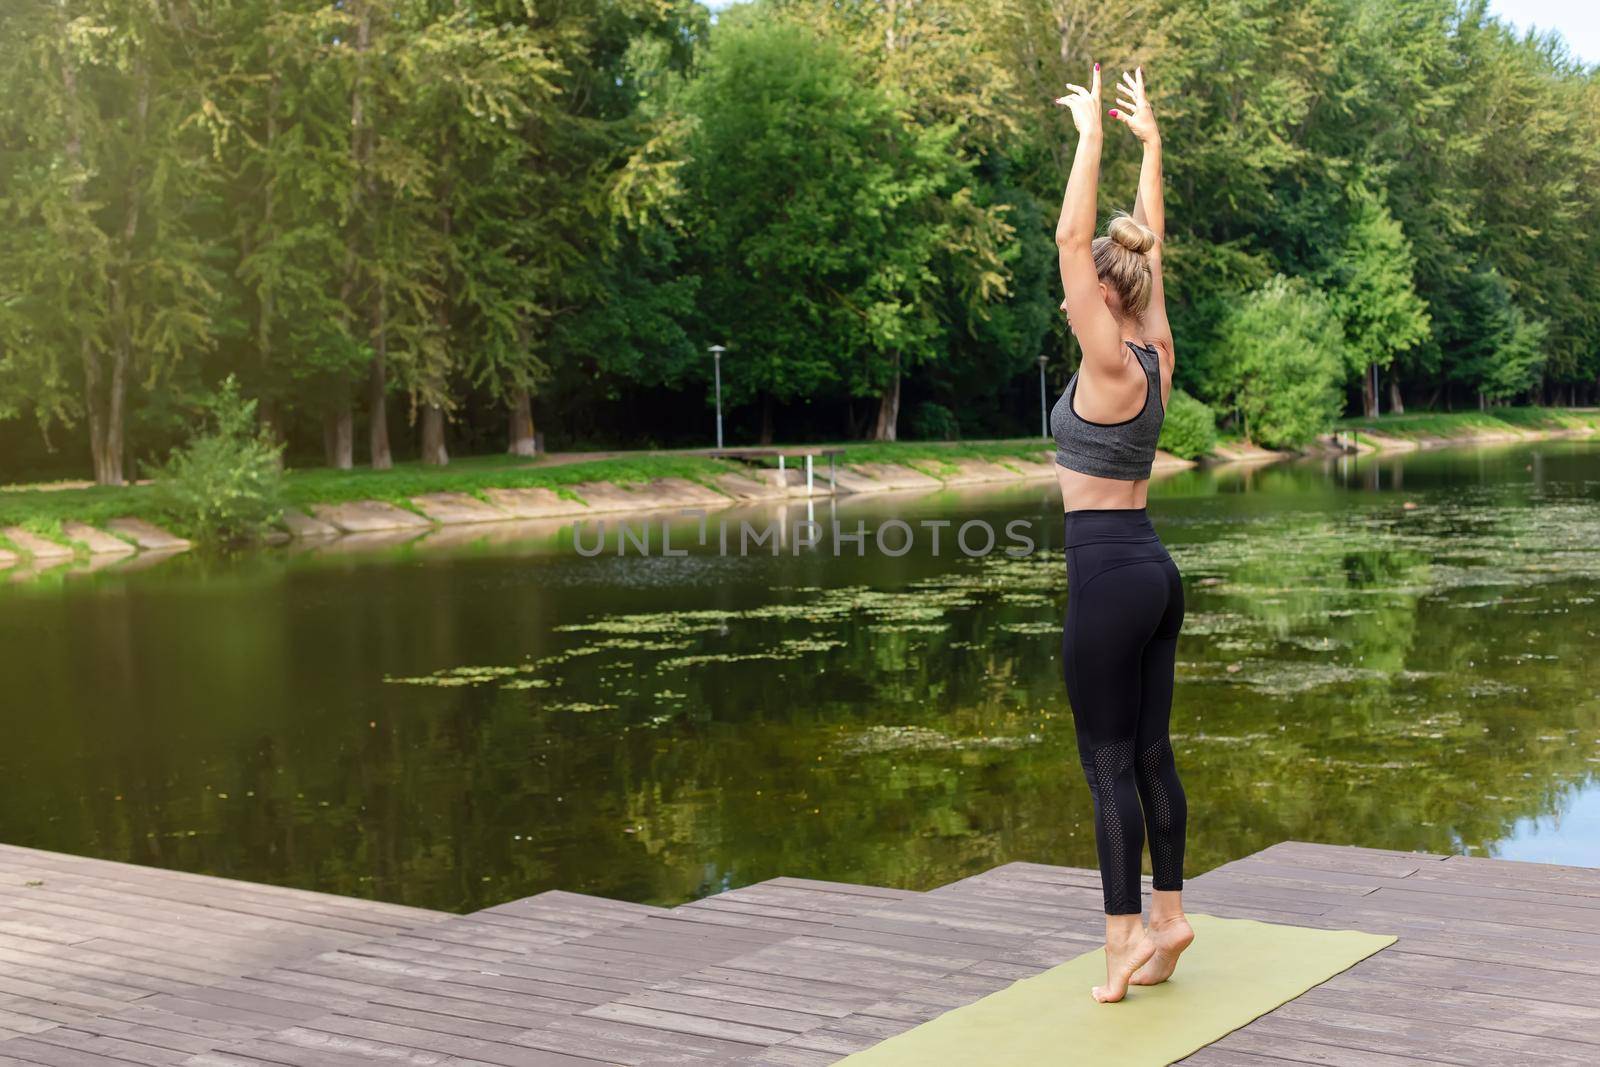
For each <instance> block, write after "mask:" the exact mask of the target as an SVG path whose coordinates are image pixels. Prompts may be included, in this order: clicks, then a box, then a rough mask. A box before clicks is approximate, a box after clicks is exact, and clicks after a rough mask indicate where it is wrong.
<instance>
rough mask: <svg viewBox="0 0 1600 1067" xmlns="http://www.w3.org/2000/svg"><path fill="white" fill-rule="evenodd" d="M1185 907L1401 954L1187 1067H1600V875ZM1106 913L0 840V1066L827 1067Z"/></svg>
mask: <svg viewBox="0 0 1600 1067" xmlns="http://www.w3.org/2000/svg"><path fill="white" fill-rule="evenodd" d="M1187 902H1188V904H1189V907H1190V909H1191V910H1192V911H1197V912H1207V913H1210V914H1213V915H1223V916H1238V917H1253V918H1262V919H1267V920H1271V921H1278V922H1287V923H1295V924H1299V925H1303V926H1320V927H1330V928H1354V929H1364V930H1371V931H1374V932H1380V933H1393V934H1398V935H1399V937H1400V940H1399V942H1398V943H1397V944H1395V945H1394V946H1392V947H1390V948H1388V949H1385V950H1383V951H1382V952H1379V953H1378V954H1377V955H1375V956H1373V957H1371V958H1369V959H1367V960H1365V961H1363V962H1361V963H1359V964H1357V965H1356V966H1355V967H1354V968H1352V969H1351V970H1349V971H1347V972H1345V973H1344V974H1342V975H1340V976H1338V977H1336V978H1334V979H1333V980H1331V981H1329V982H1327V983H1325V984H1324V985H1321V986H1319V987H1317V988H1315V989H1313V990H1311V991H1309V992H1307V993H1306V994H1305V995H1303V996H1301V997H1299V998H1298V999H1296V1000H1294V1001H1292V1002H1291V1003H1289V1004H1286V1005H1284V1006H1283V1007H1281V1008H1279V1009H1278V1010H1276V1011H1274V1012H1272V1013H1270V1014H1268V1015H1266V1016H1263V1017H1262V1018H1260V1019H1258V1020H1256V1021H1255V1022H1253V1023H1251V1024H1250V1025H1249V1026H1247V1027H1245V1028H1243V1029H1241V1030H1238V1031H1236V1032H1234V1033H1233V1034H1231V1035H1229V1036H1227V1037H1225V1038H1223V1039H1222V1040H1221V1041H1218V1042H1217V1043H1215V1044H1213V1045H1211V1046H1209V1047H1208V1048H1206V1049H1204V1050H1202V1051H1200V1052H1198V1053H1196V1054H1195V1055H1193V1056H1191V1057H1190V1058H1189V1059H1188V1060H1186V1061H1184V1062H1185V1063H1187V1064H1197V1065H1216V1064H1238V1065H1241V1067H1273V1065H1280V1067H1281V1065H1283V1064H1287V1063H1317V1064H1361V1065H1379V1067H1383V1065H1388V1067H1404V1065H1409V1064H1416V1063H1451V1064H1496V1065H1498V1064H1513V1063H1514V1064H1521V1063H1539V1064H1545V1063H1572V1064H1595V1063H1600V870H1592V869H1587V868H1572V867H1553V866H1545V865H1540V864H1525V863H1510V862H1503V861H1498V860H1481V859H1470V858H1465V857H1456V856H1452V857H1443V856H1432V855H1421V854H1413V853H1402V852H1387V851H1379V850H1372V849H1357V848H1345V847H1336V846H1327V845H1309V844H1300V843H1294V842H1290V843H1285V844H1282V845H1277V846H1274V847H1272V848H1269V849H1265V850H1263V851H1261V852H1258V853H1256V854H1255V855H1253V856H1249V857H1247V858H1245V859H1242V860H1238V861H1236V862H1234V863H1230V864H1227V865H1225V866H1223V867H1220V868H1218V869H1216V870H1214V871H1211V872H1208V873H1206V874H1204V875H1201V876H1199V877H1197V878H1194V879H1192V880H1191V881H1190V883H1189V886H1188V893H1187ZM1099 905H1100V889H1099V879H1098V875H1097V874H1096V873H1095V872H1093V871H1086V870H1078V869H1073V868H1067V867H1050V866H1046V865H1043V864H1037V863H1009V864H1006V865H1004V866H1002V867H997V868H995V869H994V870H991V871H987V872H984V873H983V874H979V875H975V876H973V877H970V878H965V879H962V880H961V881H958V882H953V883H951V884H950V885H946V886H942V887H940V888H937V889H934V890H930V891H928V892H925V893H916V892H909V891H905V890H897V889H884V888H877V887H872V886H857V885H847V884H840V883H831V882H817V881H811V880H808V879H803V878H776V879H773V880H771V881H767V882H762V883H760V884H758V885H753V886H748V887H745V888H743V889H737V890H733V891H731V892H728V893H722V894H719V895H717V896H714V897H709V898H707V899H705V900H699V901H695V902H693V903H690V904H685V905H682V906H680V907H676V908H670V909H667V908H657V907H650V906H646V905H638V904H627V903H622V902H618V901H609V900H601V899H598V898H594V897H585V896H581V895H578V894H573V893H563V892H550V893H541V894H539V895H538V896H534V897H529V898H527V899H525V900H519V901H513V902H511V903H508V904H503V905H500V906H498V907H494V908H489V909H486V910H484V911H480V912H475V913H473V914H471V915H464V916H452V915H444V914H441V913H438V912H429V911H421V910H417V909H412V908H401V907H395V906H392V905H386V904H377V903H372V902H369V901H360V900H351V899H346V898H342V897H333V896H326V895H323V894H317V893H307V892H302V891H297V890H286V889H277V888H272V887H266V886H258V885H252V884H247V883H241V882H230V881H226V880H223V879H215V878H206V877H202V876H198V875H190V874H180V873H174V872H170V871H160V870H153V869H148V868H140V867H130V866H127V865H123V864H116V863H107V862H104V861H100V860H88V859H81V858H77V857H69V856H62V855H58V854H54V853H48V852H39V851H35V850H30V849H22V848H13V847H9V846H0V1065H14V1064H30V1065H39V1064H44V1065H55V1067H90V1065H92V1067H126V1065H128V1064H189V1065H194V1067H202V1065H205V1067H261V1065H289V1067H322V1065H327V1067H347V1065H349V1067H353V1065H357V1064H364V1065H370V1064H373V1063H385V1064H390V1065H424V1064H442V1065H449V1067H469V1065H484V1064H493V1065H497V1067H522V1065H552V1067H560V1065H567V1067H595V1065H596V1064H609V1063H620V1064H733V1063H749V1064H768V1065H784V1064H787V1065H795V1067H809V1065H812V1064H825V1063H831V1062H833V1061H835V1060H837V1059H838V1058H840V1057H841V1056H844V1055H846V1054H848V1053H850V1052H853V1051H856V1050H858V1049H861V1048H865V1047H868V1046H870V1045H872V1044H873V1043H875V1042H877V1041H879V1040H882V1039H883V1038H885V1037H888V1036H890V1035H893V1034H895V1033H898V1032H900V1031H902V1030H905V1029H908V1028H910V1027H912V1026H915V1025H916V1024H917V1023H919V1022H922V1021H923V1020H925V1019H929V1018H932V1017H934V1016H936V1015H938V1014H940V1013H942V1012H944V1011H947V1010H949V1009H951V1008H953V1007H957V1006H959V1005H962V1004H967V1003H970V1002H972V1001H974V1000H976V999H978V998H979V997H982V996H984V995H985V994H987V993H989V992H992V991H994V990H996V989H1000V988H1003V987H1004V986H1006V985H1008V984H1009V983H1011V982H1013V981H1015V980H1016V979H1018V978H1022V977H1026V976H1029V975H1032V974H1036V973H1038V972H1039V971H1041V970H1044V969H1046V968H1048V967H1051V966H1054V965H1055V964H1057V963H1060V962H1062V961H1064V960H1067V959H1070V958H1071V957H1073V956H1076V955H1078V954H1079V953H1082V952H1085V951H1088V950H1090V949H1093V948H1094V947H1096V945H1097V944H1098V938H1099V936H1100V934H1101V932H1102V929H1103V925H1102V919H1101V915H1100V906H1099ZM1068 1062H1070V1057H1067V1058H1064V1059H1063V1063H1068Z"/></svg>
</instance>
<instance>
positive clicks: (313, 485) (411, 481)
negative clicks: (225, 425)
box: [284, 455, 741, 508]
mask: <svg viewBox="0 0 1600 1067" xmlns="http://www.w3.org/2000/svg"><path fill="white" fill-rule="evenodd" d="M528 464H529V461H528V460H526V459H522V458H518V457H512V456H473V457H469V458H466V459H460V460H453V461H452V462H451V463H450V465H449V466H448V467H425V466H423V465H422V464H420V463H397V464H396V465H395V467H394V469H393V470H387V471H374V470H366V469H359V468H358V469H355V470H348V471H341V470H331V469H328V468H316V469H312V470H304V471H290V472H289V475H288V477H287V478H286V479H285V484H284V497H285V500H286V501H287V502H288V504H289V506H291V507H299V508H304V507H307V506H309V505H311V504H336V503H342V502H344V501H349V500H382V501H385V502H387V503H390V504H396V505H399V506H400V507H410V506H411V504H410V500H411V498H412V497H414V496H420V495H421V494H423V493H466V494H468V495H470V496H475V497H479V498H480V499H481V498H482V497H483V492H484V490H486V489H550V490H553V491H554V492H556V493H559V494H561V495H563V496H567V497H571V498H574V499H576V498H577V494H576V493H574V492H573V491H572V488H571V487H572V486H573V485H576V484H577V483H579V482H610V483H611V484H613V485H636V484H638V483H640V482H649V481H654V480H655V479H657V478H687V479H688V480H690V481H693V482H700V483H702V484H706V485H709V484H711V483H712V481H713V479H715V478H716V477H717V476H718V475H720V474H728V473H730V472H734V471H738V470H740V469H741V468H740V465H739V464H737V463H734V462H731V461H729V460H721V459H711V458H709V457H706V456H682V455H638V456H622V457H618V458H616V459H597V460H589V461H586V462H583V463H565V464H559V465H555V466H550V467H543V466H537V465H536V466H529V465H528Z"/></svg>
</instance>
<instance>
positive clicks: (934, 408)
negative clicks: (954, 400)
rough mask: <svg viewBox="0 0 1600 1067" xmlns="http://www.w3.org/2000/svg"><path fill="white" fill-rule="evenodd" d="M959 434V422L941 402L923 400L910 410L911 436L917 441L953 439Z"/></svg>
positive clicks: (953, 413)
mask: <svg viewBox="0 0 1600 1067" xmlns="http://www.w3.org/2000/svg"><path fill="white" fill-rule="evenodd" d="M960 436H961V422H960V420H959V419H957V418H956V414H955V412H953V411H951V410H950V409H949V408H947V407H945V406H944V405H943V404H936V403H934V402H933V401H932V400H924V401H923V402H922V403H920V404H918V405H917V406H916V407H915V408H914V409H913V410H912V412H911V437H912V438H913V439H915V440H918V441H954V440H956V439H957V438H958V437H960Z"/></svg>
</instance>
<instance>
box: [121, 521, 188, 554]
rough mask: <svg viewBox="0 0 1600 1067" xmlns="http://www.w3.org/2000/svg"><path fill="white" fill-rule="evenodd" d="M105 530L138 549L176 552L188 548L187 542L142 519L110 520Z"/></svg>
mask: <svg viewBox="0 0 1600 1067" xmlns="http://www.w3.org/2000/svg"><path fill="white" fill-rule="evenodd" d="M106 529H108V530H110V531H111V532H112V533H114V534H120V535H121V536H123V537H126V538H128V539H129V540H130V541H132V542H133V543H134V544H136V545H138V546H139V547H140V548H144V549H149V550H150V551H153V552H176V551H178V550H179V549H184V548H188V547H189V542H188V541H187V540H185V539H184V538H182V537H178V536H176V535H174V534H170V533H168V532H167V531H165V530H163V529H162V528H161V527H159V526H157V525H155V524H154V523H150V522H146V521H144V520H143V519H112V520H111V521H110V522H108V523H106Z"/></svg>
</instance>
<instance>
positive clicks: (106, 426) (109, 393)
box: [89, 60, 150, 485]
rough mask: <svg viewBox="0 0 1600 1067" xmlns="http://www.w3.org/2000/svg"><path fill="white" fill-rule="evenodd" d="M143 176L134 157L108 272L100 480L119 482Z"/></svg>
mask: <svg viewBox="0 0 1600 1067" xmlns="http://www.w3.org/2000/svg"><path fill="white" fill-rule="evenodd" d="M138 71H139V96H138V100H137V101H136V102H135V104H134V115H135V116H136V122H135V126H134V129H135V134H134V145H135V150H138V149H139V148H142V147H143V145H144V136H145V124H146V119H147V118H148V117H149V114H150V72H149V69H148V68H147V67H146V66H145V64H144V63H143V61H142V60H141V61H140V62H139V64H138ZM143 179H144V167H143V165H142V164H140V163H137V162H135V163H134V164H133V168H132V170H131V172H130V173H129V175H128V185H127V191H126V195H127V206H126V207H125V208H124V214H123V217H122V233H121V234H120V235H119V238H120V240H119V241H118V245H119V247H118V250H117V260H118V266H117V268H116V270H115V271H114V272H113V273H112V276H111V306H110V309H109V310H110V313H111V314H110V318H111V328H112V331H113V334H112V337H113V339H112V343H111V375H110V380H109V381H108V382H107V383H106V395H105V401H104V403H105V409H104V412H105V413H104V421H103V422H102V423H101V438H100V448H99V450H98V452H97V454H96V455H95V463H94V465H95V481H97V482H98V483H100V484H101V485H121V484H123V469H122V459H123V448H124V441H123V437H124V425H125V423H126V418H125V409H126V407H127V400H128V367H129V365H130V364H131V363H132V362H133V321H132V315H133V311H132V309H131V308H130V307H129V306H128V286H129V285H130V284H132V281H133V278H132V271H131V270H130V267H129V264H130V262H131V260H132V259H133V247H134V238H135V237H137V236H138V234H139V217H140V209H141V208H142V207H143V204H144V201H143V197H142V196H141V195H140V194H141V189H140V183H141V182H142V181H143ZM89 402H90V403H91V404H93V403H95V398H94V397H90V398H89Z"/></svg>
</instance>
